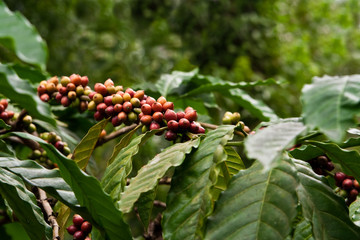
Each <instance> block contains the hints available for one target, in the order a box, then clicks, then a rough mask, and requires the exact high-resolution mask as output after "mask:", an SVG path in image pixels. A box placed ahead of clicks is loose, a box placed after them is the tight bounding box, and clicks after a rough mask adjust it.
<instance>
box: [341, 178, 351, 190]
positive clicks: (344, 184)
mask: <svg viewBox="0 0 360 240" xmlns="http://www.w3.org/2000/svg"><path fill="white" fill-rule="evenodd" d="M352 187H353V181H352V180H351V179H348V178H347V179H345V180H344V181H343V182H342V188H343V189H345V190H350V189H351V188H352Z"/></svg>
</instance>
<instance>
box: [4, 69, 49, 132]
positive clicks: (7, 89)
mask: <svg viewBox="0 0 360 240" xmlns="http://www.w3.org/2000/svg"><path fill="white" fill-rule="evenodd" d="M0 93H1V94H4V95H5V96H6V97H7V98H9V99H11V100H12V101H13V102H16V103H17V104H19V105H20V106H21V107H23V108H25V109H26V110H27V111H28V112H29V114H30V115H31V116H32V117H34V118H38V119H40V120H43V121H46V122H48V123H51V124H52V125H53V126H56V122H55V120H54V118H52V115H51V112H50V107H49V105H48V104H46V103H44V102H42V101H41V100H40V98H39V97H38V96H37V93H36V90H35V89H34V88H33V87H32V86H31V85H30V83H29V82H28V81H26V80H23V79H21V78H19V76H18V75H17V74H16V73H15V72H14V71H13V70H12V69H11V68H10V67H9V66H7V65H4V64H1V63H0Z"/></svg>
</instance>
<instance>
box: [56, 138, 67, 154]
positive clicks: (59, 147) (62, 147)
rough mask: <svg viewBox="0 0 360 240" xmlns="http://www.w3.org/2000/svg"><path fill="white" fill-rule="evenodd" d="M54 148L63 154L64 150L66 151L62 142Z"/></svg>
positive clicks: (57, 143) (58, 142)
mask: <svg viewBox="0 0 360 240" xmlns="http://www.w3.org/2000/svg"><path fill="white" fill-rule="evenodd" d="M54 146H55V147H56V149H57V150H59V151H60V152H62V150H64V146H65V145H64V143H63V142H62V141H57V142H56V143H55V145H54Z"/></svg>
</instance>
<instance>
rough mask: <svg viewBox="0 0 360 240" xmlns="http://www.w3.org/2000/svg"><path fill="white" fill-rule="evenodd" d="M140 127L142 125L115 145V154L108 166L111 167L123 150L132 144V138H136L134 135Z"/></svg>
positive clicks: (112, 155)
mask: <svg viewBox="0 0 360 240" xmlns="http://www.w3.org/2000/svg"><path fill="white" fill-rule="evenodd" d="M139 127H140V125H139V126H138V127H136V128H134V129H133V130H131V131H130V132H128V133H127V134H126V135H125V136H124V137H123V138H121V140H120V142H119V143H118V144H116V145H115V147H114V150H113V153H112V154H111V157H110V158H109V160H108V162H107V164H108V165H110V164H111V163H112V162H113V161H114V160H115V158H116V156H117V155H118V154H119V152H120V151H121V149H123V148H124V147H126V146H127V145H128V144H129V143H130V141H131V139H132V137H133V136H134V134H135V133H136V130H137V129H138V128H139Z"/></svg>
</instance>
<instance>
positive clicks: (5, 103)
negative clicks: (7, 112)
mask: <svg viewBox="0 0 360 240" xmlns="http://www.w3.org/2000/svg"><path fill="white" fill-rule="evenodd" d="M0 104H1V105H3V106H4V109H6V108H7V107H8V101H7V100H6V99H1V100H0Z"/></svg>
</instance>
